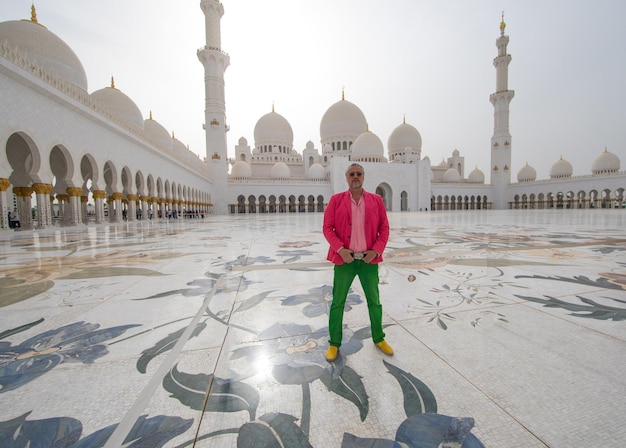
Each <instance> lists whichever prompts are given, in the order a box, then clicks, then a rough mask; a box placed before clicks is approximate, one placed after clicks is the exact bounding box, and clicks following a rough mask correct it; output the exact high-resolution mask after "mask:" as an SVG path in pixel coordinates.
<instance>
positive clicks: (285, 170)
mask: <svg viewBox="0 0 626 448" xmlns="http://www.w3.org/2000/svg"><path fill="white" fill-rule="evenodd" d="M290 177H291V171H290V170H289V167H288V166H287V164H286V163H285V162H276V163H275V164H274V166H272V178H274V179H289V178H290Z"/></svg>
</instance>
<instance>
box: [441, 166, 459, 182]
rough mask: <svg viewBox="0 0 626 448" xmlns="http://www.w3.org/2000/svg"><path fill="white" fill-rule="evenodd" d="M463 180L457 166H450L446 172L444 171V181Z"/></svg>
mask: <svg viewBox="0 0 626 448" xmlns="http://www.w3.org/2000/svg"><path fill="white" fill-rule="evenodd" d="M460 180H461V175H460V174H459V172H458V171H457V170H456V168H448V169H447V170H446V172H445V173H443V181H444V182H459V181H460Z"/></svg>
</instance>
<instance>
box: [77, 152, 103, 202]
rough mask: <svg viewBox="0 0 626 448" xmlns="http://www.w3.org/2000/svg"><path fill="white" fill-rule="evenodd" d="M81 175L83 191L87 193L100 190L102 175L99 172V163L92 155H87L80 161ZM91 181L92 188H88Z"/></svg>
mask: <svg viewBox="0 0 626 448" xmlns="http://www.w3.org/2000/svg"><path fill="white" fill-rule="evenodd" d="M80 175H81V177H82V179H83V190H84V191H85V193H87V191H92V192H93V191H94V190H99V189H100V188H99V184H100V173H99V171H98V162H96V159H95V158H94V157H93V156H92V155H91V154H85V155H83V157H82V158H81V159H80ZM89 181H91V186H88V183H89Z"/></svg>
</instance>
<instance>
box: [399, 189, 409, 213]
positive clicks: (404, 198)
mask: <svg viewBox="0 0 626 448" xmlns="http://www.w3.org/2000/svg"><path fill="white" fill-rule="evenodd" d="M408 198H409V195H408V193H407V192H406V191H403V192H402V193H400V211H402V212H406V211H408V209H409V205H408Z"/></svg>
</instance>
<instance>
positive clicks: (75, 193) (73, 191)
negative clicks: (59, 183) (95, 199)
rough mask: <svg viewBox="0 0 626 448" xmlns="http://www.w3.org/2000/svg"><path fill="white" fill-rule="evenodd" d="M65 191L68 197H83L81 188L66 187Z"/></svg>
mask: <svg viewBox="0 0 626 448" xmlns="http://www.w3.org/2000/svg"><path fill="white" fill-rule="evenodd" d="M65 191H66V192H67V194H68V196H82V195H83V189H82V188H81V187H67V188H66V189H65Z"/></svg>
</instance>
